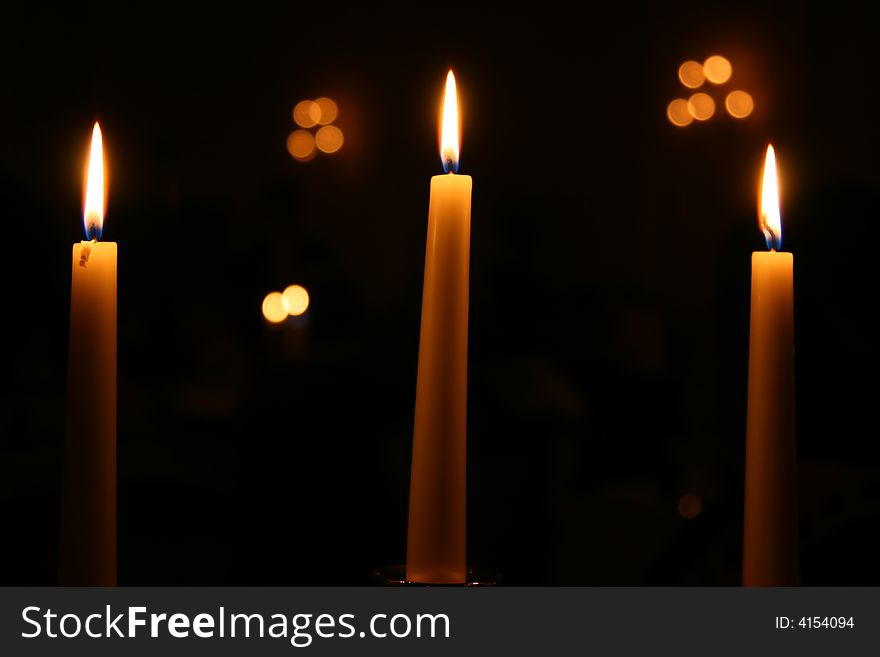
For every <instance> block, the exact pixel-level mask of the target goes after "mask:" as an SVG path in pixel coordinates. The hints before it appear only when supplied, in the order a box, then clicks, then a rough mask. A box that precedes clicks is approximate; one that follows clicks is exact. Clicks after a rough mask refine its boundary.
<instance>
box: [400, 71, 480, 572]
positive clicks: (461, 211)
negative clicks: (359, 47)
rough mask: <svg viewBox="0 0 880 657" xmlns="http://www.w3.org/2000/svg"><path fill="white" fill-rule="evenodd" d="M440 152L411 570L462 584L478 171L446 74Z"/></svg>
mask: <svg viewBox="0 0 880 657" xmlns="http://www.w3.org/2000/svg"><path fill="white" fill-rule="evenodd" d="M440 132H441V140H440V141H441V143H440V155H441V160H442V161H443V169H444V171H446V175H441V176H434V177H433V178H432V179H431V197H430V205H429V207H428V239H427V249H426V253H425V282H424V290H423V292H422V326H421V335H420V340H419V369H418V381H417V384H416V413H415V427H414V431H413V456H412V478H411V481H410V496H409V526H408V535H407V553H406V578H407V580H408V581H411V582H422V583H437V584H460V583H464V582H465V580H466V579H467V560H466V556H465V524H466V520H465V487H466V481H465V479H466V476H465V475H466V469H465V447H466V425H467V334H468V277H469V273H468V269H469V258H470V231H471V187H472V181H471V177H470V176H463V175H456V171H457V170H458V159H459V157H458V154H459V145H458V142H459V122H458V99H457V97H456V89H455V77H454V76H453V74H452V71H449V74H448V75H447V77H446V93H445V97H444V100H443V111H442V126H441V131H440Z"/></svg>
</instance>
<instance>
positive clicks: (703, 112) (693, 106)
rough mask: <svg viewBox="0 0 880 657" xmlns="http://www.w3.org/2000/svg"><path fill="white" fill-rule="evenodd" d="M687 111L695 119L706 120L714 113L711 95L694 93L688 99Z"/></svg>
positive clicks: (713, 102)
mask: <svg viewBox="0 0 880 657" xmlns="http://www.w3.org/2000/svg"><path fill="white" fill-rule="evenodd" d="M687 106H688V111H689V112H690V113H691V116H693V117H694V118H695V119H696V120H697V121H708V120H709V119H711V118H712V115H713V114H715V101H714V100H712V96H710V95H709V94H704V93H696V94H694V95H693V96H691V97H690V98H689V99H688V102H687Z"/></svg>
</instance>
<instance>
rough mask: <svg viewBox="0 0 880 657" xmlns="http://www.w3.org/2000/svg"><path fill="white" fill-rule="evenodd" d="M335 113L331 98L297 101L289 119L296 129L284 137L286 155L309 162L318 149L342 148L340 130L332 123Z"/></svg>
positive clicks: (322, 151) (325, 150) (334, 150)
mask: <svg viewBox="0 0 880 657" xmlns="http://www.w3.org/2000/svg"><path fill="white" fill-rule="evenodd" d="M337 116H339V106H338V105H337V104H336V101H334V100H333V99H332V98H327V97H322V98H316V99H315V100H301V101H300V102H298V103H297V104H296V106H295V107H294V108H293V121H294V122H295V123H296V124H297V125H298V126H299V129H297V130H294V131H293V132H291V133H290V134H289V135H288V137H287V152H288V153H290V156H291V157H292V158H293V159H294V160H296V161H297V162H309V161H311V160H313V159H314V158H315V156H316V155H317V154H318V152H321V153H326V154H328V155H329V154H331V153H335V152H337V151H338V150H339V149H340V148H342V143H343V141H344V137H343V135H342V130H340V129H339V128H337V127H336V126H335V125H333V122H334V121H335V120H336V117H337ZM313 129H314V130H315V132H314V134H313V133H312V130H313Z"/></svg>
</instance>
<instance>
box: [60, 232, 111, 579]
mask: <svg viewBox="0 0 880 657" xmlns="http://www.w3.org/2000/svg"><path fill="white" fill-rule="evenodd" d="M65 440H66V442H65V450H64V486H63V492H62V495H63V497H62V519H61V554H60V582H61V584H62V585H68V586H115V585H116V244H115V243H113V242H81V243H79V244H74V246H73V273H72V280H71V288H70V355H69V364H68V385H67V433H66V436H65Z"/></svg>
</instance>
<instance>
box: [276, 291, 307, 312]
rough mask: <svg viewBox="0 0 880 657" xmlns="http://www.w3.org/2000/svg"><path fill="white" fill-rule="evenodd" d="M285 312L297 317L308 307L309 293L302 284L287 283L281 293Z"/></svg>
mask: <svg viewBox="0 0 880 657" xmlns="http://www.w3.org/2000/svg"><path fill="white" fill-rule="evenodd" d="M282 297H283V300H284V307H285V308H287V313H288V314H290V315H293V316H294V317H297V316H299V315H302V314H303V313H304V312H305V311H306V310H308V309H309V293H308V292H307V291H306V288H304V287H303V286H302V285H288V286H287V287H286V288H285V289H284V294H283V295H282Z"/></svg>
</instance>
